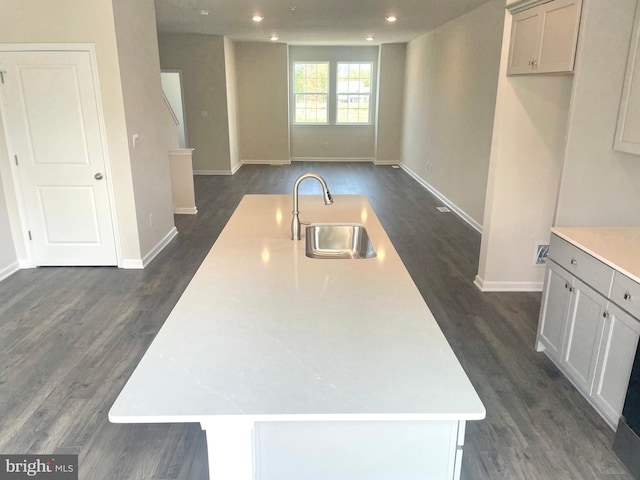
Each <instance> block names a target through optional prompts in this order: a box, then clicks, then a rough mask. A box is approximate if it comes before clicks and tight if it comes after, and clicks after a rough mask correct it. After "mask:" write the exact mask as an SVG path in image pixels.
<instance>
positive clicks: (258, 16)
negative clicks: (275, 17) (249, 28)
mask: <svg viewBox="0 0 640 480" xmlns="http://www.w3.org/2000/svg"><path fill="white" fill-rule="evenodd" d="M251 20H253V21H254V22H256V23H258V22H261V21H262V20H264V17H263V16H262V15H254V16H253V17H252V18H251Z"/></svg>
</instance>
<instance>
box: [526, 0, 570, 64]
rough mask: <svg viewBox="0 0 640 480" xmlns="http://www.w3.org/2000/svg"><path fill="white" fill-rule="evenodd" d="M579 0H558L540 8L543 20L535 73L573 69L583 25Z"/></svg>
mask: <svg viewBox="0 0 640 480" xmlns="http://www.w3.org/2000/svg"><path fill="white" fill-rule="evenodd" d="M580 7H581V3H580V2H579V1H578V0H555V1H553V2H550V3H545V4H544V5H541V6H540V7H539V8H540V9H541V10H542V11H541V13H540V16H541V23H542V35H541V42H542V43H541V45H540V53H539V55H538V56H537V57H536V58H537V64H536V65H535V68H534V71H535V73H549V72H572V71H573V62H574V60H575V56H576V44H577V42H578V27H579V25H580Z"/></svg>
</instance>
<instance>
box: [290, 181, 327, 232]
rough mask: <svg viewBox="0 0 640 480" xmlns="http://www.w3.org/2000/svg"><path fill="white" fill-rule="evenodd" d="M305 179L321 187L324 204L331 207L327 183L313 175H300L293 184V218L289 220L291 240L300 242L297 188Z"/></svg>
mask: <svg viewBox="0 0 640 480" xmlns="http://www.w3.org/2000/svg"><path fill="white" fill-rule="evenodd" d="M305 178H315V179H316V180H318V181H319V182H320V184H321V185H322V190H323V192H324V204H325V205H331V204H332V203H333V198H332V197H331V193H330V192H329V187H327V183H326V182H325V181H324V179H323V178H322V177H321V176H320V175H316V174H315V173H305V174H303V175H300V176H299V177H298V179H297V180H296V182H295V183H294V184H293V212H291V213H293V218H292V219H291V240H300V218H299V217H298V214H299V213H300V212H299V211H298V187H299V186H300V183H301V182H302V181H303V180H304V179H305Z"/></svg>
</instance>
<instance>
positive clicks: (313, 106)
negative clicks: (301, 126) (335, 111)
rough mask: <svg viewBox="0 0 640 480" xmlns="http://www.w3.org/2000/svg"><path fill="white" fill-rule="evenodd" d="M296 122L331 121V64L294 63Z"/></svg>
mask: <svg viewBox="0 0 640 480" xmlns="http://www.w3.org/2000/svg"><path fill="white" fill-rule="evenodd" d="M293 68H294V104H295V107H294V108H295V122H296V123H328V122H329V64H328V63H301V62H295V63H294V67H293Z"/></svg>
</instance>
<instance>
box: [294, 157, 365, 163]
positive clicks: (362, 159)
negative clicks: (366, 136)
mask: <svg viewBox="0 0 640 480" xmlns="http://www.w3.org/2000/svg"><path fill="white" fill-rule="evenodd" d="M291 161H292V162H372V163H373V158H365V157H349V158H347V157H340V158H338V157H291Z"/></svg>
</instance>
